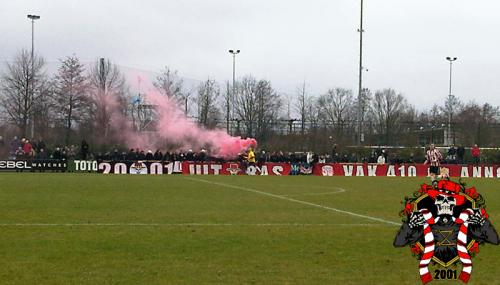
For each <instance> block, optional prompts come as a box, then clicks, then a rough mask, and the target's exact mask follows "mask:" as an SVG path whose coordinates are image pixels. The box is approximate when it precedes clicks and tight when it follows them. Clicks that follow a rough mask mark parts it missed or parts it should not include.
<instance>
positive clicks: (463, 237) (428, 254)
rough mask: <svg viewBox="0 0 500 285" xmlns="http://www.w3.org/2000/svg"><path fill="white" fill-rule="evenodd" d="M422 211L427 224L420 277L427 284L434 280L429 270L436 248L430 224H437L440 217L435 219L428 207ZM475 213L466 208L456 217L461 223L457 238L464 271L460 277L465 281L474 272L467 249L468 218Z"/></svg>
mask: <svg viewBox="0 0 500 285" xmlns="http://www.w3.org/2000/svg"><path fill="white" fill-rule="evenodd" d="M420 213H422V215H423V216H424V219H425V224H424V240H425V246H424V254H423V255H422V257H421V258H420V264H419V269H420V279H421V280H422V283H423V284H426V283H429V282H431V281H432V275H431V274H430V272H429V263H430V262H431V260H432V257H433V256H434V249H435V241H434V234H433V233H432V230H431V227H430V225H433V224H435V223H436V222H437V221H438V219H439V218H437V219H436V220H434V217H433V216H432V213H431V212H430V211H429V210H427V209H421V210H420ZM473 213H474V212H473V211H472V209H466V210H464V211H463V212H462V213H461V214H460V216H459V217H458V218H457V219H455V223H457V224H459V225H460V231H459V233H458V238H457V251H458V256H459V258H460V262H462V272H461V273H460V276H459V277H458V278H459V279H460V280H462V281H463V282H464V283H467V282H468V281H469V278H470V274H471V272H472V260H471V257H470V255H469V252H468V250H467V227H468V225H469V224H468V223H467V220H468V219H469V216H470V215H472V214H473Z"/></svg>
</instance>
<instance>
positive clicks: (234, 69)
mask: <svg viewBox="0 0 500 285" xmlns="http://www.w3.org/2000/svg"><path fill="white" fill-rule="evenodd" d="M229 53H230V54H232V55H233V88H232V89H233V91H232V94H231V95H232V97H234V96H235V94H236V55H237V54H239V53H240V50H239V49H237V50H232V49H230V50H229ZM229 98H230V96H229V94H228V96H227V102H226V104H227V118H226V130H227V132H228V133H229V116H230V111H229V104H230V100H229Z"/></svg>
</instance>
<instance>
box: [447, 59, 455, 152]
mask: <svg viewBox="0 0 500 285" xmlns="http://www.w3.org/2000/svg"><path fill="white" fill-rule="evenodd" d="M446 60H447V61H449V62H450V88H449V89H448V91H449V92H448V104H450V105H449V110H448V143H449V142H450V137H451V111H452V110H451V108H452V106H451V100H452V98H453V95H452V94H451V71H452V67H453V62H454V61H455V60H457V58H456V57H449V56H448V57H446ZM453 143H455V142H453Z"/></svg>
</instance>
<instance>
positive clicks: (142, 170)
mask: <svg viewBox="0 0 500 285" xmlns="http://www.w3.org/2000/svg"><path fill="white" fill-rule="evenodd" d="M130 174H148V168H147V167H146V164H144V162H142V161H136V162H134V163H133V164H132V165H131V166H130Z"/></svg>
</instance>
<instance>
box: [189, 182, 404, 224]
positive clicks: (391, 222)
mask: <svg viewBox="0 0 500 285" xmlns="http://www.w3.org/2000/svg"><path fill="white" fill-rule="evenodd" d="M186 179H187V180H191V181H195V182H203V183H207V184H212V185H218V186H222V187H227V188H233V189H237V190H243V191H247V192H252V193H256V194H260V195H264V196H268V197H273V198H277V199H282V200H286V201H290V202H294V203H298V204H302V205H308V206H312V207H316V208H321V209H324V210H329V211H334V212H338V213H342V214H346V215H350V216H354V217H358V218H363V219H368V220H372V221H377V222H381V223H385V224H390V225H394V226H400V225H401V223H396V222H393V221H389V220H385V219H381V218H377V217H372V216H367V215H362V214H358V213H354V212H349V211H346V210H341V209H337V208H333V207H328V206H323V205H319V204H314V203H311V202H307V201H302V200H297V199H294V198H290V197H286V196H282V195H276V194H272V193H269V192H264V191H260V190H256V189H252V188H248V187H241V186H236V185H231V184H226V183H220V182H214V181H209V180H205V179H200V178H192V177H186Z"/></svg>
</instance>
